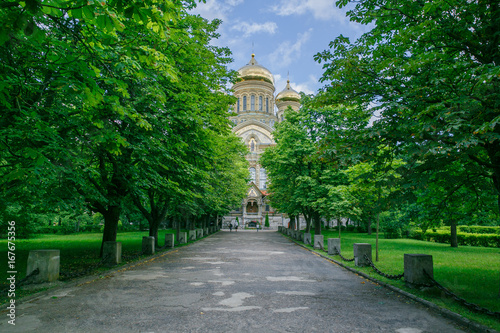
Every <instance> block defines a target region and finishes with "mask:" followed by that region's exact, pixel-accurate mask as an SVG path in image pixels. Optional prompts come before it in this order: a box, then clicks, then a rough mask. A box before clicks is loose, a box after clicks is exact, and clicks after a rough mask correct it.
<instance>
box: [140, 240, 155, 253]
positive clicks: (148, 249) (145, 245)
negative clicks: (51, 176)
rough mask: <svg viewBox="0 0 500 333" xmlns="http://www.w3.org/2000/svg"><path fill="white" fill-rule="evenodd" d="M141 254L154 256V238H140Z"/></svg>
mask: <svg viewBox="0 0 500 333" xmlns="http://www.w3.org/2000/svg"><path fill="white" fill-rule="evenodd" d="M142 253H143V254H155V238H154V237H153V236H149V237H142Z"/></svg>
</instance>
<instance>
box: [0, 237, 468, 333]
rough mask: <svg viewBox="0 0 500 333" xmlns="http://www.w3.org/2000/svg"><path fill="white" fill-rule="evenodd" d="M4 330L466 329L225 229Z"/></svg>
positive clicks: (301, 255) (45, 302)
mask: <svg viewBox="0 0 500 333" xmlns="http://www.w3.org/2000/svg"><path fill="white" fill-rule="evenodd" d="M2 314H3V315H2V317H3V318H2V320H1V322H0V332H50V333H58V332H265V333H269V332H336V333H341V332H349V333H351V332H384V333H386V332H395V333H419V332H439V333H453V332H464V331H462V330H460V329H459V328H457V327H455V326H454V325H453V323H450V322H449V321H447V320H446V319H443V318H441V317H440V316H439V315H437V314H435V313H433V312H431V311H430V310H428V309H426V308H425V307H423V306H421V305H419V304H414V303H413V302H411V301H410V300H408V299H406V298H404V297H402V296H399V295H398V294H395V293H393V292H391V291H389V290H387V289H385V288H382V287H380V286H377V285H376V284H373V283H372V282H370V281H367V280H365V279H363V278H361V277H359V276H357V275H355V274H353V273H351V272H348V271H346V270H345V269H343V268H341V267H339V266H337V265H335V264H332V263H331V262H329V261H327V260H325V259H323V258H321V257H319V256H317V255H314V254H313V253H311V252H309V251H307V250H305V249H303V248H301V247H299V246H297V245H296V244H294V243H292V242H290V241H289V240H287V239H286V238H284V237H283V236H281V235H280V234H278V233H276V232H259V233H257V232H241V230H240V231H239V232H234V231H233V232H231V233H229V232H219V233H217V234H215V235H212V236H210V237H208V238H206V239H205V240H202V241H200V242H197V243H195V244H193V245H190V246H187V247H182V248H179V249H175V250H172V251H170V252H166V253H165V254H163V255H162V256H160V257H158V258H156V260H153V261H146V262H144V263H141V264H139V265H136V266H135V267H130V268H127V269H125V270H122V271H116V272H114V273H112V274H110V276H107V277H104V278H101V279H97V280H95V281H92V282H88V283H85V284H83V285H80V286H74V287H71V288H68V287H63V288H58V289H57V290H54V291H52V292H50V293H49V294H47V295H45V296H43V297H40V298H38V299H36V300H34V301H32V302H26V303H24V304H21V305H19V306H18V308H17V322H16V323H17V324H16V326H15V327H12V326H11V325H8V324H7V319H6V316H5V313H2Z"/></svg>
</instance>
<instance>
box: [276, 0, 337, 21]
mask: <svg viewBox="0 0 500 333" xmlns="http://www.w3.org/2000/svg"><path fill="white" fill-rule="evenodd" d="M271 11H272V12H274V13H276V14H277V15H280V16H290V15H303V14H305V13H307V12H311V13H312V14H313V16H314V18H315V19H319V20H330V19H334V18H335V19H340V20H343V21H344V20H346V18H345V12H344V11H343V10H341V9H338V8H336V7H335V1H333V0H280V3H279V4H278V5H274V6H271Z"/></svg>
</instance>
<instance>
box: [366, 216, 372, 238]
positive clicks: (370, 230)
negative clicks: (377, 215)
mask: <svg viewBox="0 0 500 333" xmlns="http://www.w3.org/2000/svg"><path fill="white" fill-rule="evenodd" d="M367 227H368V228H367V230H368V235H371V234H372V219H371V217H370V216H369V215H368V225H367Z"/></svg>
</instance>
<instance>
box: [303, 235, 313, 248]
mask: <svg viewBox="0 0 500 333" xmlns="http://www.w3.org/2000/svg"><path fill="white" fill-rule="evenodd" d="M304 244H307V245H312V244H311V234H310V233H307V234H304Z"/></svg>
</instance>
